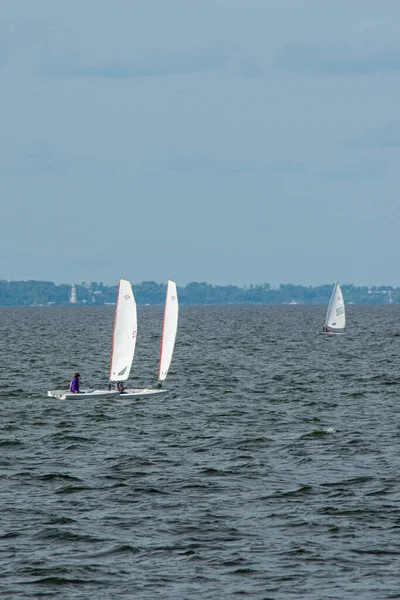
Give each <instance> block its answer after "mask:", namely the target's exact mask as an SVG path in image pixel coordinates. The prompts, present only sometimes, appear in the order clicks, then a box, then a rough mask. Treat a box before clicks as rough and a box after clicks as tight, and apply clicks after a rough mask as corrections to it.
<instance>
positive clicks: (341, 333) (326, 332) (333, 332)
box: [318, 331, 344, 335]
mask: <svg viewBox="0 0 400 600" xmlns="http://www.w3.org/2000/svg"><path fill="white" fill-rule="evenodd" d="M318 333H319V334H320V335H344V331H319V332H318Z"/></svg>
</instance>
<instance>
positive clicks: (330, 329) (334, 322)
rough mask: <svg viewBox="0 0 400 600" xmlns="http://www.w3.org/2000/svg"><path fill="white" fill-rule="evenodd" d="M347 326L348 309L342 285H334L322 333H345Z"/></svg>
mask: <svg viewBox="0 0 400 600" xmlns="http://www.w3.org/2000/svg"><path fill="white" fill-rule="evenodd" d="M345 327H346V310H345V306H344V300H343V294H342V290H341V289H340V285H339V284H338V283H337V282H336V283H335V285H334V286H333V290H332V295H331V299H330V301H329V305H328V310H327V312H326V318H325V325H324V327H323V329H322V331H321V332H320V333H327V334H335V333H336V334H338V333H343V332H344V329H345Z"/></svg>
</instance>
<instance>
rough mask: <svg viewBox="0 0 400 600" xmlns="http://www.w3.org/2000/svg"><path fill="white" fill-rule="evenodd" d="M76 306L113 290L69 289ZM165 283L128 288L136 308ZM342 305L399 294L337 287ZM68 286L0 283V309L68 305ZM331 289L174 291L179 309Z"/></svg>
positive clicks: (394, 299) (296, 298)
mask: <svg viewBox="0 0 400 600" xmlns="http://www.w3.org/2000/svg"><path fill="white" fill-rule="evenodd" d="M74 287H75V292H76V294H75V296H76V304H77V305H90V306H99V305H105V304H112V303H114V302H115V298H116V292H117V286H116V285H111V286H109V285H106V284H103V283H101V282H100V283H97V282H91V283H85V282H83V283H81V284H76V285H75V286H74ZM165 287H166V286H165V283H156V282H155V281H143V282H142V283H139V284H134V285H132V288H133V291H134V294H135V298H136V301H137V303H138V304H162V303H163V302H164V298H165ZM341 288H342V291H343V296H344V299H345V302H346V303H355V304H391V303H400V288H393V287H391V286H372V287H367V286H354V285H352V284H347V285H341ZM71 291H72V286H71V285H68V284H55V283H53V282H51V281H5V280H2V281H0V306H42V305H45V306H46V305H56V306H66V305H70V303H71V302H70V301H71ZM331 292H332V284H326V285H320V286H303V285H293V284H281V285H280V286H279V287H277V288H274V287H272V286H271V285H270V284H269V283H263V284H258V285H249V286H243V287H239V286H235V285H225V286H223V285H212V284H209V283H206V282H192V283H189V284H188V285H186V286H183V287H178V295H179V302H180V303H181V304H193V305H194V304H327V303H328V301H329V298H330V295H331Z"/></svg>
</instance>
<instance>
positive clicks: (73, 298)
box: [69, 284, 76, 304]
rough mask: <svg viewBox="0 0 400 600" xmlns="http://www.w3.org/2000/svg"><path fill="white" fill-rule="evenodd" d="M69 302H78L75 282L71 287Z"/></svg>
mask: <svg viewBox="0 0 400 600" xmlns="http://www.w3.org/2000/svg"><path fill="white" fill-rule="evenodd" d="M69 303H70V304H76V285H75V284H73V286H72V288H71V295H70V297H69Z"/></svg>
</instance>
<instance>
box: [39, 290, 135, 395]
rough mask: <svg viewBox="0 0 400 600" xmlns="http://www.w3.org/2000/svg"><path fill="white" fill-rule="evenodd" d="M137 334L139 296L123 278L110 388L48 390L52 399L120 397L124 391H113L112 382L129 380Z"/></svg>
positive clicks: (117, 310)
mask: <svg viewBox="0 0 400 600" xmlns="http://www.w3.org/2000/svg"><path fill="white" fill-rule="evenodd" d="M136 336H137V315H136V302H135V297H134V295H133V292H132V287H131V284H130V283H129V281H126V279H120V280H119V283H118V291H117V302H116V306H115V312H114V327H113V335H112V348H111V359H110V377H109V381H110V385H109V389H100V390H81V391H80V393H79V394H73V393H72V392H71V391H69V390H52V391H49V392H47V395H48V396H50V397H51V398H59V399H61V400H65V399H67V398H77V397H78V398H81V397H84V398H116V397H117V396H119V394H120V391H119V390H118V389H113V390H112V389H111V382H114V381H117V382H122V381H126V380H127V379H128V377H129V373H130V371H131V366H132V361H133V357H134V355H135V346H136Z"/></svg>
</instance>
